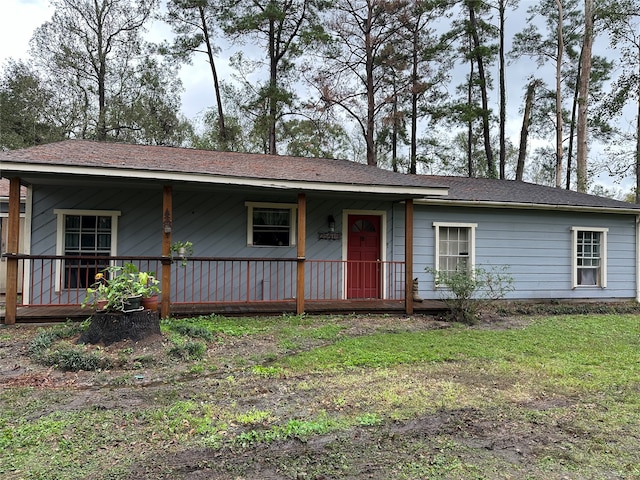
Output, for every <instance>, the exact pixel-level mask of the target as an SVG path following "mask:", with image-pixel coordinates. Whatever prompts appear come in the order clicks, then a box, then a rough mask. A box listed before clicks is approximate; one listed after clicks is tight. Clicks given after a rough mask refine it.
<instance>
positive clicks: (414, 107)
mask: <svg viewBox="0 0 640 480" xmlns="http://www.w3.org/2000/svg"><path fill="white" fill-rule="evenodd" d="M417 25H418V24H417V22H416V28H414V29H413V31H412V52H411V62H412V65H411V86H412V88H411V146H410V153H409V156H410V157H411V158H410V161H409V173H411V174H414V175H415V174H416V172H417V171H418V166H417V163H418V91H417V85H418V28H417Z"/></svg>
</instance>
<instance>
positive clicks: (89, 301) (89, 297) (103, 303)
mask: <svg viewBox="0 0 640 480" xmlns="http://www.w3.org/2000/svg"><path fill="white" fill-rule="evenodd" d="M107 293H108V285H107V279H106V278H105V277H104V273H103V272H100V273H96V276H95V282H94V283H93V284H91V286H90V287H87V294H86V295H85V297H84V300H83V301H82V304H81V307H82V308H84V307H86V306H87V305H91V306H92V307H94V308H95V309H96V310H97V311H102V310H105V309H106V308H107V303H108V300H107Z"/></svg>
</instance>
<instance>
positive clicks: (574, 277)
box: [571, 226, 609, 289]
mask: <svg viewBox="0 0 640 480" xmlns="http://www.w3.org/2000/svg"><path fill="white" fill-rule="evenodd" d="M578 232H598V233H600V234H601V238H600V278H599V280H600V284H599V285H578ZM608 233H609V229H608V228H602V227H577V226H573V227H571V288H572V289H576V288H607V256H608V255H607V234H608Z"/></svg>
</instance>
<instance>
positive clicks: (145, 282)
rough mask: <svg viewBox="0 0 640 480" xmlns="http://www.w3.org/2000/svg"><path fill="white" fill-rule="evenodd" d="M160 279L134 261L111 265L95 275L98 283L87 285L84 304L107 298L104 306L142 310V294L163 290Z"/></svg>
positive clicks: (147, 295) (127, 310) (151, 294)
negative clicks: (139, 267)
mask: <svg viewBox="0 0 640 480" xmlns="http://www.w3.org/2000/svg"><path fill="white" fill-rule="evenodd" d="M158 284H159V281H158V280H156V278H155V277H154V275H153V274H152V273H150V272H140V271H138V267H136V266H135V265H134V264H132V263H126V264H124V265H123V266H118V265H111V266H109V267H107V268H106V269H104V271H103V272H102V273H99V274H98V275H96V283H94V284H93V285H92V286H91V287H89V288H87V296H86V297H85V300H84V302H83V306H85V305H87V304H89V303H90V302H91V303H93V304H95V305H96V306H97V304H98V301H100V300H106V305H105V307H104V310H113V311H121V312H125V313H128V312H135V311H139V310H142V309H143V307H142V298H143V297H148V298H151V297H153V296H154V295H155V296H156V308H157V295H158V294H159V293H160V289H159V288H158Z"/></svg>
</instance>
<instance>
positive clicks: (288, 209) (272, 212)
mask: <svg viewBox="0 0 640 480" xmlns="http://www.w3.org/2000/svg"><path fill="white" fill-rule="evenodd" d="M245 205H246V206H247V207H248V222H247V223H248V228H247V244H249V245H254V246H261V247H288V246H291V245H295V244H296V237H295V235H296V232H295V212H296V210H297V207H298V206H297V205H296V204H289V203H254V202H247V203H246V204H245Z"/></svg>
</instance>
